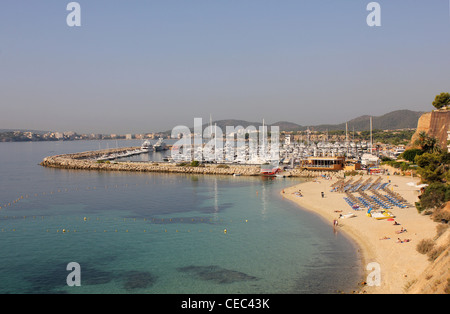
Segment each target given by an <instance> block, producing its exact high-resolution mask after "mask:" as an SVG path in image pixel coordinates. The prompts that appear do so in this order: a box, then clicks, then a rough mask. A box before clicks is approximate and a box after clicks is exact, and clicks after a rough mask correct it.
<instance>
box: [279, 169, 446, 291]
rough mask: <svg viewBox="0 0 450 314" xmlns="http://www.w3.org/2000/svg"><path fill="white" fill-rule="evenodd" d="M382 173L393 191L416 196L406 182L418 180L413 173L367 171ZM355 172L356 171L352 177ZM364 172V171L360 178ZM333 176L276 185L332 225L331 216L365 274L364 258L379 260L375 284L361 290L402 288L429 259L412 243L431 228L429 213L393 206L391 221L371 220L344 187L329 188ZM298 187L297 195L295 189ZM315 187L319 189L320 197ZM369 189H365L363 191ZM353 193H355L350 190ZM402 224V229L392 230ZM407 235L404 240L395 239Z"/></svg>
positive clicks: (411, 199)
mask: <svg viewBox="0 0 450 314" xmlns="http://www.w3.org/2000/svg"><path fill="white" fill-rule="evenodd" d="M380 176H381V178H382V182H385V183H387V182H388V180H391V184H390V185H388V188H389V189H390V190H391V191H394V192H398V193H399V194H400V195H401V196H403V197H404V198H405V199H406V200H407V201H408V202H409V203H410V204H413V205H414V202H416V201H417V199H418V195H419V192H418V191H417V188H415V187H413V186H411V185H408V184H407V183H409V182H414V183H416V184H418V182H419V179H418V178H411V177H404V176H392V175H391V176H387V175H372V177H373V178H374V179H376V178H377V177H380ZM360 177H361V176H356V177H355V179H357V178H360ZM367 178H369V175H364V176H363V180H365V179H367ZM337 180H338V179H337V178H332V179H326V178H320V179H319V178H318V179H317V180H314V181H309V182H305V183H301V184H298V185H295V186H293V187H290V188H287V189H285V190H284V191H282V192H281V193H282V195H283V197H284V198H286V199H288V200H291V201H293V202H295V203H296V204H298V205H299V206H300V207H301V208H302V209H304V210H309V211H313V212H315V213H317V214H318V215H320V216H322V217H323V218H324V219H325V220H326V221H328V222H329V223H330V228H333V221H334V220H337V221H338V227H336V231H337V232H343V233H345V234H347V235H348V236H350V237H351V238H352V239H354V240H355V242H356V243H357V244H358V246H359V248H360V253H361V257H362V260H363V265H362V266H363V267H364V269H363V272H364V273H365V276H368V275H369V274H370V273H371V272H372V271H373V269H369V270H367V269H366V266H367V265H368V264H369V263H373V262H375V263H378V264H379V265H380V275H381V282H380V285H379V286H377V285H372V286H369V285H361V292H363V293H373V294H379V293H382V294H400V293H405V287H407V286H408V285H409V284H410V283H411V282H412V281H413V280H414V279H417V278H418V276H419V275H421V274H422V273H423V272H424V270H425V269H426V268H427V266H428V265H429V264H430V262H429V261H428V260H427V256H426V255H422V254H420V253H418V252H417V251H416V245H417V243H419V241H420V240H422V239H429V238H432V237H434V236H435V234H436V225H437V224H436V223H435V222H433V221H432V220H431V219H430V217H429V216H423V215H421V214H419V213H418V212H417V210H416V208H415V207H414V206H413V207H408V208H398V207H393V208H392V209H391V210H390V211H391V212H392V214H393V215H395V218H394V219H395V221H396V222H397V223H399V225H394V221H388V220H387V219H383V220H377V219H375V218H373V217H368V216H367V209H366V208H363V209H361V210H353V209H352V208H351V206H349V204H347V202H346V201H345V200H344V197H345V196H346V195H345V193H339V192H330V191H331V189H332V188H331V185H332V184H333V183H335V182H336V181H337ZM299 190H301V194H302V196H298V195H296V194H295V192H298V191H299ZM321 192H324V197H322V195H321ZM368 194H369V193H368ZM354 195H355V196H359V195H358V193H354ZM349 213H353V214H355V215H356V217H352V218H339V215H340V214H342V215H346V214H349ZM402 228H404V229H406V232H403V233H400V234H398V233H397V232H398V231H400V230H401V229H402ZM398 238H400V239H401V240H405V239H409V242H403V243H398V242H397V241H398Z"/></svg>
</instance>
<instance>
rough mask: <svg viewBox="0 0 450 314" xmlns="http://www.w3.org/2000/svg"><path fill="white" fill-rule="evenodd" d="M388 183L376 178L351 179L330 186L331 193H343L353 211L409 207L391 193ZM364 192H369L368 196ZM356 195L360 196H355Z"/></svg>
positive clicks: (397, 195) (395, 194)
mask: <svg viewBox="0 0 450 314" xmlns="http://www.w3.org/2000/svg"><path fill="white" fill-rule="evenodd" d="M388 186H389V183H387V182H384V183H383V182H382V178H381V177H378V178H377V179H376V180H373V178H368V179H366V180H365V181H363V180H362V177H361V178H360V179H359V180H356V181H354V180H353V178H350V179H348V180H347V181H345V180H344V179H340V180H338V181H337V182H335V183H334V184H333V185H332V186H331V188H332V189H331V192H341V193H345V195H346V196H345V197H344V200H345V202H346V203H347V204H348V205H349V206H350V207H351V208H352V209H355V210H358V209H360V208H373V209H378V208H383V209H391V208H393V207H398V208H406V207H410V206H411V205H410V204H408V202H407V201H406V200H405V199H404V198H403V197H402V196H401V195H400V194H398V193H395V192H393V191H391V190H390V189H389V188H388ZM381 191H382V192H384V193H385V194H384V193H380V192H381ZM366 192H370V193H371V195H368V194H367V193H366ZM354 193H358V194H359V195H360V196H355V195H354Z"/></svg>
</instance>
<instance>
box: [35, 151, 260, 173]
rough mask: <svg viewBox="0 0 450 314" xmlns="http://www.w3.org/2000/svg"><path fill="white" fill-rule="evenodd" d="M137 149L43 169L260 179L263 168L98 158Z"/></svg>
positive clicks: (53, 160) (68, 158)
mask: <svg viewBox="0 0 450 314" xmlns="http://www.w3.org/2000/svg"><path fill="white" fill-rule="evenodd" d="M134 149H137V148H121V149H111V150H101V151H93V152H84V153H75V154H66V155H56V156H50V157H46V158H44V159H43V160H42V162H41V165H42V166H44V167H50V168H60V169H76V170H94V171H132V172H133V171H134V172H162V173H185V174H213V175H242V176H256V175H259V171H260V167H259V166H253V165H200V166H197V167H192V166H190V165H180V164H174V163H166V162H164V163H161V162H117V161H102V162H99V161H97V158H99V157H100V156H103V155H107V154H113V153H121V152H125V151H130V150H134Z"/></svg>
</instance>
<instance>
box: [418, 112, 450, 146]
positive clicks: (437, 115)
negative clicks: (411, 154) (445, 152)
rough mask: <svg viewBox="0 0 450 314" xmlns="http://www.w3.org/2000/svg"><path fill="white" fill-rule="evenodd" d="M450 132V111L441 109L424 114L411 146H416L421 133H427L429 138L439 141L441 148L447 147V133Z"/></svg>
mask: <svg viewBox="0 0 450 314" xmlns="http://www.w3.org/2000/svg"><path fill="white" fill-rule="evenodd" d="M449 130H450V110H449V109H441V110H434V111H432V112H427V113H424V114H423V115H422V116H420V118H419V121H418V123H417V130H416V132H415V133H414V135H413V136H412V138H411V142H410V146H411V147H413V146H414V142H415V141H416V140H417V138H418V137H419V133H420V132H425V133H427V134H428V135H429V136H432V137H435V138H436V139H437V140H438V143H439V145H440V146H441V148H443V149H445V148H446V147H447V131H449Z"/></svg>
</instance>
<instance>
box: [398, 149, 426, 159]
mask: <svg viewBox="0 0 450 314" xmlns="http://www.w3.org/2000/svg"><path fill="white" fill-rule="evenodd" d="M422 154H423V151H422V150H421V149H418V148H411V149H407V150H405V151H404V152H403V154H402V155H401V156H400V157H402V158H403V159H405V160H407V161H410V162H414V158H416V156H417V155H422Z"/></svg>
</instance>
